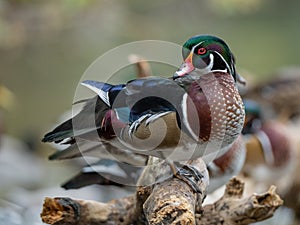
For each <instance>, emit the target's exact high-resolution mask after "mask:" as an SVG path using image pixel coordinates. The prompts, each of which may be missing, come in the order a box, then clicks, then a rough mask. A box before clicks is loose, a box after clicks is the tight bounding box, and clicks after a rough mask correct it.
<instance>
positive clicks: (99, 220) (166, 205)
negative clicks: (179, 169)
mask: <svg viewBox="0 0 300 225" xmlns="http://www.w3.org/2000/svg"><path fill="white" fill-rule="evenodd" d="M203 164H204V163H203V161H202V160H200V161H197V162H193V163H192V165H193V166H194V168H196V169H198V171H199V172H201V173H202V174H203V173H205V171H206V169H205V170H203ZM204 165H205V164H204ZM205 168H206V167H205ZM206 172H207V171H206ZM198 185H199V188H200V190H202V194H195V193H194V192H193V189H192V188H191V187H190V186H189V185H188V184H186V183H185V182H184V181H182V180H180V179H177V178H172V179H169V180H165V181H163V182H161V183H158V184H155V185H153V186H147V187H139V188H138V189H137V192H136V195H135V196H129V197H125V198H121V199H117V200H113V201H110V202H108V203H100V202H95V201H87V200H75V199H70V198H54V199H53V198H46V199H45V202H44V206H43V212H42V213H41V217H42V220H43V222H45V223H48V224H54V225H61V224H67V225H69V224H76V225H85V224H91V225H102V224H116V225H127V224H128V225H129V224H151V225H152V224H196V225H208V224H210V225H219V224H223V225H236V224H239V225H246V224H249V223H253V222H257V221H261V220H265V219H267V218H269V217H271V216H272V215H273V213H274V212H275V210H276V209H277V208H278V207H279V206H280V205H282V203H283V201H282V200H281V199H280V197H279V196H278V195H277V194H276V193H275V187H274V186H272V187H270V189H269V190H268V191H267V192H266V193H264V194H261V195H257V194H253V195H252V196H250V197H248V198H242V195H243V191H244V183H243V182H241V181H240V180H238V179H237V178H233V179H231V180H230V182H229V183H228V184H227V187H226V190H225V193H224V195H223V196H222V197H221V198H220V199H219V200H218V201H216V202H215V203H214V204H211V205H206V206H204V207H202V201H203V199H204V197H205V189H206V182H203V181H199V182H198Z"/></svg>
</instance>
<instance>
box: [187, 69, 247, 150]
mask: <svg viewBox="0 0 300 225" xmlns="http://www.w3.org/2000/svg"><path fill="white" fill-rule="evenodd" d="M187 95H188V97H186V99H184V101H185V102H183V103H182V104H183V109H185V110H186V111H184V110H183V114H184V115H183V116H184V117H185V118H186V120H185V121H184V126H185V127H186V129H187V130H188V132H189V133H190V134H191V136H192V137H193V138H194V139H197V140H199V141H200V142H207V141H212V142H215V143H217V145H218V147H220V148H222V147H225V146H227V145H230V144H232V143H233V142H234V141H235V140H236V138H237V137H238V136H239V134H240V132H241V130H242V127H243V123H244V116H245V113H244V106H243V103H242V99H241V97H240V95H239V93H238V90H237V88H236V86H235V82H234V80H233V78H232V76H231V75H230V74H227V73H223V72H214V73H208V74H205V75H202V76H201V77H200V78H199V79H198V80H195V81H194V82H192V83H191V85H190V86H189V88H188V89H187ZM184 104H185V105H186V106H184Z"/></svg>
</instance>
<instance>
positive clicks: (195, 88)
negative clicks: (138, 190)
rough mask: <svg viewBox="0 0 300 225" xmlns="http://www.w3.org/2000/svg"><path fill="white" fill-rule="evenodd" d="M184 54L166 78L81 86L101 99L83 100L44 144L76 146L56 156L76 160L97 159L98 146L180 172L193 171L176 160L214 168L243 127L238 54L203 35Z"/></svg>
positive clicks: (222, 43)
mask: <svg viewBox="0 0 300 225" xmlns="http://www.w3.org/2000/svg"><path fill="white" fill-rule="evenodd" d="M182 55H183V59H184V62H183V64H182V65H181V67H180V68H179V69H178V70H177V71H176V72H175V74H174V75H173V77H172V78H169V79H166V78H158V77H157V78H145V79H136V80H132V81H129V82H127V83H126V84H119V85H111V84H108V83H103V82H98V81H91V80H87V81H83V82H82V85H84V86H86V87H87V88H89V89H91V90H92V91H94V92H95V93H97V97H95V98H92V99H88V100H85V102H86V103H85V106H84V108H83V109H82V111H81V112H79V113H78V114H77V115H76V116H75V117H74V118H73V119H70V120H68V121H66V122H64V123H63V124H61V125H59V126H58V127H56V128H55V129H54V130H53V131H51V132H49V133H48V134H46V135H45V136H44V138H43V140H42V141H44V142H56V143H61V144H75V143H77V144H78V145H79V148H80V151H78V150H77V151H76V150H74V147H72V146H71V150H70V148H69V149H67V150H66V152H67V154H64V151H63V152H59V153H56V154H55V155H54V156H52V157H51V158H52V159H60V158H71V157H74V156H79V155H80V154H79V152H81V153H82V154H85V153H86V152H87V153H88V155H89V154H90V155H94V154H95V151H97V152H99V151H101V150H99V148H98V147H99V145H101V146H102V147H105V150H106V151H108V152H109V154H112V155H113V156H115V157H117V159H119V160H120V161H125V162H128V163H130V161H131V159H126V157H127V155H130V154H131V153H134V154H135V155H136V154H137V155H139V154H140V155H146V156H154V157H158V158H162V159H166V160H168V162H170V166H171V168H172V171H173V172H174V175H176V174H178V173H180V172H181V171H182V170H184V171H183V172H182V173H183V174H185V173H186V172H187V171H189V172H192V173H194V171H193V170H192V169H191V168H189V167H188V166H186V165H185V166H184V167H183V168H181V169H178V168H177V166H178V164H176V165H177V166H175V164H174V163H173V162H182V161H188V160H193V159H197V158H199V157H203V158H204V160H206V161H207V162H208V163H209V162H210V161H212V160H213V159H214V158H215V157H220V156H222V155H223V154H224V153H226V152H227V151H229V150H230V149H231V148H232V147H233V146H235V145H234V144H235V142H236V141H237V140H238V137H239V136H240V134H241V131H242V128H243V123H244V106H243V102H242V100H241V97H240V95H239V93H238V90H237V87H236V82H241V83H243V82H244V81H243V79H242V78H241V77H240V76H239V75H238V74H237V73H236V70H235V60H234V57H233V54H232V53H231V51H230V49H229V47H228V46H227V44H226V43H225V42H224V41H223V40H221V39H220V38H217V37H215V36H210V35H198V36H194V37H192V38H190V39H189V40H187V41H186V42H185V44H184V45H183V48H182ZM95 134H96V135H95ZM95 140H96V141H97V142H95ZM91 141H92V144H89V145H88V147H86V148H84V147H83V146H85V145H86V144H85V143H86V142H91ZM118 154H121V155H125V157H123V158H121V159H120V158H119V157H118ZM62 155H63V157H61V156H62ZM129 157H130V156H129ZM194 175H196V179H198V178H199V177H197V174H194ZM179 178H183V180H185V181H187V182H188V183H190V184H191V182H190V181H189V180H187V179H185V178H184V177H182V176H179ZM191 186H193V184H192V185H191Z"/></svg>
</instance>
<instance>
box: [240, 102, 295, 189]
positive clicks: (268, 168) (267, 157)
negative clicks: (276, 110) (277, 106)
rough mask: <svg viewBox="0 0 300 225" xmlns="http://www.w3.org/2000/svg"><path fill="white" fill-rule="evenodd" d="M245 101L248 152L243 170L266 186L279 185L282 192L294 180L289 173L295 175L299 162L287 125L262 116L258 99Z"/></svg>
mask: <svg viewBox="0 0 300 225" xmlns="http://www.w3.org/2000/svg"><path fill="white" fill-rule="evenodd" d="M244 103H245V110H246V119H245V121H246V122H245V127H244V130H243V133H244V139H245V143H246V148H247V151H246V160H245V164H244V167H243V169H242V173H243V174H244V175H245V176H248V177H250V178H251V179H252V180H254V181H255V182H256V183H257V184H262V186H263V187H264V186H268V185H271V184H276V185H277V186H278V189H279V191H280V192H281V193H283V192H286V191H287V190H288V188H289V186H290V185H291V183H292V180H293V179H290V176H286V174H292V173H293V170H294V168H295V165H296V164H295V160H296V157H295V152H294V150H295V149H294V146H293V145H292V142H291V139H290V137H289V132H288V127H287V126H286V125H285V124H283V123H281V122H278V121H276V120H267V119H264V118H262V112H261V107H260V105H259V104H258V103H257V102H255V101H253V100H249V99H245V100H244ZM256 191H258V190H256Z"/></svg>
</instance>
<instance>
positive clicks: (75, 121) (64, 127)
mask: <svg viewBox="0 0 300 225" xmlns="http://www.w3.org/2000/svg"><path fill="white" fill-rule="evenodd" d="M82 102H85V105H84V107H83V109H82V110H81V111H80V112H79V113H78V114H77V115H75V116H74V117H73V118H71V119H69V120H67V121H65V122H63V123H62V124H60V125H58V126H57V127H56V128H54V130H52V131H51V132H49V133H47V134H46V135H45V136H44V137H43V139H42V141H43V142H55V143H62V142H63V141H64V140H65V139H67V138H71V140H73V141H68V142H67V143H68V144H74V143H75V139H74V136H78V135H84V132H86V133H89V132H91V131H95V130H97V129H98V128H99V127H97V126H98V125H100V124H101V121H102V119H103V117H104V115H105V113H106V112H107V111H108V110H109V107H108V106H107V105H106V104H105V103H104V102H103V101H102V100H101V99H100V98H99V97H98V96H96V97H94V98H91V99H88V100H83V101H82ZM74 130H75V131H74Z"/></svg>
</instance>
